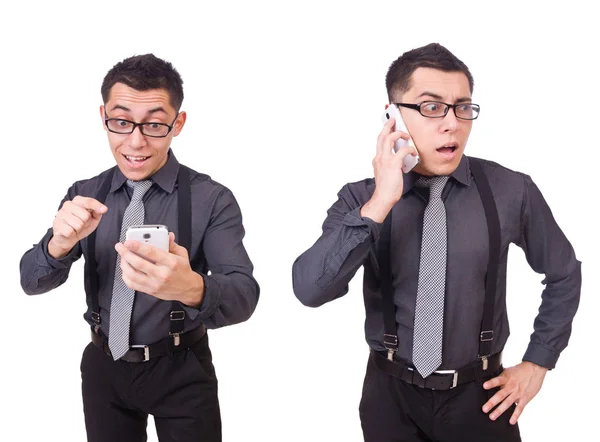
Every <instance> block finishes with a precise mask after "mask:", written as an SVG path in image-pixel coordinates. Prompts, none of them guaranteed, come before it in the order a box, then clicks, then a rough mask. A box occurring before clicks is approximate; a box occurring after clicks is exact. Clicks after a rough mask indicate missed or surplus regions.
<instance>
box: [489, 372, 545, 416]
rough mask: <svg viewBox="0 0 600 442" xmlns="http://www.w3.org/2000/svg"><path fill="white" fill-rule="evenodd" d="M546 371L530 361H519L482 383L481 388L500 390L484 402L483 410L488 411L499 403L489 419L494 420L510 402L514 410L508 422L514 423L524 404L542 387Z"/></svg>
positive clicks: (509, 405) (506, 408)
mask: <svg viewBox="0 0 600 442" xmlns="http://www.w3.org/2000/svg"><path fill="white" fill-rule="evenodd" d="M547 372H548V369H547V368H544V367H541V366H539V365H537V364H534V363H532V362H521V363H520V364H519V365H515V366H514V367H510V368H507V369H506V370H504V371H503V372H502V373H501V374H500V376H498V377H495V378H493V379H490V380H489V381H487V382H485V383H484V384H483V388H485V389H486V390H489V389H492V388H496V387H500V390H499V391H497V392H496V394H495V395H494V396H492V397H491V399H490V400H489V401H487V402H486V403H485V404H484V406H483V412H484V413H488V412H489V411H490V410H492V409H493V408H494V407H495V406H496V405H498V404H500V405H498V407H497V408H496V409H495V410H494V411H493V412H492V414H490V419H491V420H493V421H494V420H496V419H497V418H498V417H499V416H500V415H501V414H502V413H504V412H505V411H506V410H508V408H509V407H511V406H512V404H516V408H515V411H514V413H513V414H512V416H511V418H510V423H511V424H512V425H515V424H516V423H517V420H518V419H519V416H521V413H522V412H523V409H524V408H525V406H526V405H527V404H528V403H529V402H530V401H531V400H532V399H533V398H534V397H535V395H536V394H538V392H539V391H540V389H541V388H542V383H543V382H544V377H545V376H546V373H547Z"/></svg>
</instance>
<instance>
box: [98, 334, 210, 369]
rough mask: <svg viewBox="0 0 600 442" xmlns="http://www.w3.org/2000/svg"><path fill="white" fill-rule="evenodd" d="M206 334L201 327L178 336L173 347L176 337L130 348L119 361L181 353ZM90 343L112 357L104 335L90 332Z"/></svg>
mask: <svg viewBox="0 0 600 442" xmlns="http://www.w3.org/2000/svg"><path fill="white" fill-rule="evenodd" d="M205 334H206V327H205V326H204V325H201V326H200V327H198V328H196V329H194V330H191V331H189V332H187V333H182V334H181V335H179V336H178V339H179V342H178V344H177V345H175V341H176V339H177V338H176V337H174V336H169V337H166V338H164V339H161V340H160V341H158V342H155V343H154V344H150V345H135V346H133V347H131V348H130V349H129V350H128V351H127V353H125V355H124V356H123V357H121V359H120V360H121V361H125V362H144V361H147V360H148V359H150V358H155V357H157V356H164V355H166V354H169V353H171V352H176V351H182V350H185V349H187V348H190V347H192V346H193V345H194V344H195V343H196V342H198V341H199V340H200V339H201V338H202V337H203V336H204V335H205ZM92 342H93V343H94V345H95V346H96V347H98V348H99V349H101V350H102V351H104V353H106V354H107V355H109V356H112V355H111V353H110V349H109V348H108V339H107V338H106V337H105V336H104V335H99V334H97V333H94V331H93V330H92Z"/></svg>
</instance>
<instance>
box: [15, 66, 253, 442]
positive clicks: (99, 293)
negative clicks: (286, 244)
mask: <svg viewBox="0 0 600 442" xmlns="http://www.w3.org/2000/svg"><path fill="white" fill-rule="evenodd" d="M101 92H102V98H103V101H104V104H103V105H102V106H100V118H101V121H102V125H103V127H104V129H105V131H106V133H107V135H108V142H109V145H110V148H111V151H112V154H113V156H114V158H115V161H116V167H113V168H112V169H109V170H107V171H104V172H102V173H101V174H99V175H98V176H96V177H93V178H90V179H88V180H84V181H78V182H76V183H75V184H73V186H72V187H71V188H70V189H69V190H68V192H67V196H66V197H65V198H64V200H63V201H62V203H61V204H60V206H59V211H58V213H57V215H56V217H55V219H54V222H53V225H52V228H51V229H49V230H48V232H47V233H46V235H45V236H44V237H43V238H42V240H41V241H40V242H39V243H38V244H37V245H35V246H34V247H33V248H32V249H31V250H29V251H28V252H26V253H25V255H24V256H23V258H22V260H21V285H22V287H23V289H24V291H25V292H26V293H27V294H29V295H34V294H39V293H44V292H47V291H49V290H51V289H53V288H56V287H58V286H59V285H61V284H62V283H64V282H65V281H66V279H67V277H68V276H69V270H70V268H71V265H72V264H73V262H74V261H76V260H77V259H79V258H80V257H81V255H84V257H85V260H86V268H85V290H86V294H87V298H86V299H87V303H88V307H89V308H88V311H87V312H86V313H85V315H84V318H85V319H86V320H87V321H88V323H89V324H90V326H91V327H92V342H91V343H90V344H89V345H88V347H87V348H86V349H85V351H84V354H83V359H82V363H81V370H82V392H83V402H84V412H85V421H86V430H87V435H88V440H89V441H98V442H100V441H104V442H105V441H111V442H116V441H127V442H134V441H145V440H146V422H147V418H148V415H149V414H151V415H153V416H154V419H155V424H156V429H157V433H158V437H159V440H161V441H166V440H178V441H198V440H202V441H220V440H221V418H220V412H219V402H218V397H217V378H216V375H215V370H214V367H213V364H212V357H211V352H210V349H209V346H208V336H207V334H206V328H218V327H223V326H226V325H231V324H235V323H239V322H242V321H245V320H247V319H248V318H249V317H250V316H251V315H252V313H253V311H254V309H255V307H256V304H257V302H258V296H259V287H258V284H257V283H256V281H255V279H254V278H253V276H252V271H253V266H252V263H251V262H250V259H249V257H248V255H247V253H246V250H245V248H244V246H243V243H242V239H243V237H244V228H243V225H242V216H241V213H240V208H239V206H238V204H237V202H236V200H235V198H234V196H233V194H232V193H231V191H230V190H229V189H227V188H226V187H224V186H223V185H221V184H219V183H217V182H215V181H213V180H211V179H210V177H209V176H207V175H204V174H201V173H198V172H195V171H193V170H191V169H189V168H187V167H186V166H184V165H182V164H179V162H178V161H177V159H176V158H175V155H174V154H173V152H172V151H171V148H170V146H171V142H172V139H173V137H175V136H177V135H179V133H181V131H182V129H183V127H184V125H185V122H186V117H187V116H186V113H185V112H183V111H180V107H181V104H182V101H183V81H182V79H181V77H180V75H179V73H178V72H177V71H176V70H175V69H174V68H173V66H172V65H171V63H168V62H166V61H164V60H161V59H159V58H157V57H155V56H154V55H152V54H146V55H140V56H134V57H130V58H128V59H125V60H124V61H122V62H120V63H117V64H116V65H115V66H114V67H113V68H112V69H111V70H110V71H109V72H108V73H107V75H106V76H105V78H104V81H103V84H102V88H101ZM140 224H147V225H154V226H148V227H147V229H148V230H147V231H146V233H145V235H146V236H143V238H148V241H149V243H148V244H146V243H145V242H140V241H125V238H126V234H127V232H128V231H131V230H130V229H131V228H133V227H132V226H136V225H140ZM161 225H164V226H166V227H167V228H168V230H169V231H170V233H168V235H169V238H168V250H161V249H160V248H157V247H154V246H152V245H151V242H152V241H151V238H152V235H159V234H160V232H161V231H163V232H165V233H166V232H167V230H166V229H162V227H161ZM165 239H166V238H165ZM122 242H123V243H122ZM209 273H210V274H209ZM56 345H57V349H59V348H60V347H61V346H63V347H65V348H62V349H59V350H58V351H70V350H69V348H68V343H66V342H62V343H61V342H57V343H56Z"/></svg>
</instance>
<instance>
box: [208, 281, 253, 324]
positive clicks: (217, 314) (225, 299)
mask: <svg viewBox="0 0 600 442" xmlns="http://www.w3.org/2000/svg"><path fill="white" fill-rule="evenodd" d="M201 276H202V279H203V296H202V301H201V303H200V305H199V306H198V307H197V309H198V312H199V314H198V317H199V318H200V319H202V322H203V323H204V324H205V325H206V326H207V327H208V328H219V327H224V326H227V325H233V324H237V323H240V322H244V321H246V320H248V319H249V318H250V316H252V313H253V312H254V310H255V309H256V305H257V303H258V297H259V291H260V290H259V287H258V284H257V282H256V281H255V280H254V278H253V277H251V276H249V275H246V274H243V273H237V272H233V273H230V274H227V275H226V274H218V273H217V274H211V275H201Z"/></svg>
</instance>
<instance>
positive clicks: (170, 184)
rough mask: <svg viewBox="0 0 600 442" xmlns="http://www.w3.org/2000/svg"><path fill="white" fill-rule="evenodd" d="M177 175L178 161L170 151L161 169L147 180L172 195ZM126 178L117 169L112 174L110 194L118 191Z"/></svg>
mask: <svg viewBox="0 0 600 442" xmlns="http://www.w3.org/2000/svg"><path fill="white" fill-rule="evenodd" d="M178 173H179V161H177V158H175V154H174V153H173V151H172V150H171V149H169V152H168V158H167V162H166V163H165V165H164V166H163V167H161V168H160V169H158V171H157V172H156V173H155V174H154V175H152V176H151V177H150V178H149V179H151V180H152V182H154V183H156V184H158V186H159V187H161V188H162V189H163V190H164V191H165V192H168V193H173V189H174V188H175V182H176V181H177V174H178ZM126 181H127V178H126V177H125V175H123V172H121V169H119V168H118V167H117V168H116V170H115V173H114V174H113V179H112V184H111V186H110V192H111V193H112V192H115V191H117V190H118V189H120V188H121V187H122V186H123V185H124V184H125V182H126Z"/></svg>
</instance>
